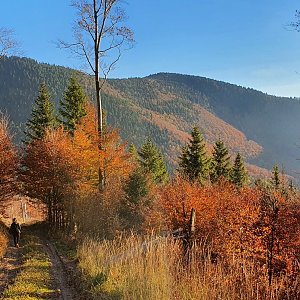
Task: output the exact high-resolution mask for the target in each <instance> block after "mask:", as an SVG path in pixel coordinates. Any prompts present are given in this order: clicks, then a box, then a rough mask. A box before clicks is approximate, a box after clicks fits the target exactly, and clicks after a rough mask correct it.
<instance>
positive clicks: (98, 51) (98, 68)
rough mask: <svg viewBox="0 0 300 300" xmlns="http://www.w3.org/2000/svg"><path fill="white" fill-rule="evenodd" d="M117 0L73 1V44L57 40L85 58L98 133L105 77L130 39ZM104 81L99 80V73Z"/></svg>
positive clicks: (64, 46) (131, 38)
mask: <svg viewBox="0 0 300 300" xmlns="http://www.w3.org/2000/svg"><path fill="white" fill-rule="evenodd" d="M120 2H121V1H120V0H76V1H74V2H73V7H74V8H75V9H76V11H77V15H78V18H77V20H76V23H75V26H74V39H75V41H74V42H73V43H66V42H63V41H60V46H61V47H62V48H67V49H70V50H71V51H72V52H73V53H74V54H76V55H78V56H79V57H80V58H84V59H85V60H86V62H87V64H88V66H89V68H90V70H91V71H92V73H93V76H94V82H95V93H96V102H97V115H98V132H99V136H100V138H101V137H102V133H103V116H102V101H101V90H102V87H103V84H104V83H105V80H106V78H107V76H108V74H109V72H110V71H111V69H112V68H113V67H114V66H115V64H116V63H117V62H118V61H119V59H120V56H121V49H122V48H123V46H125V45H126V44H128V43H131V42H133V33H132V31H131V30H130V29H129V28H128V27H126V26H125V25H124V21H125V13H124V11H123V9H121V7H119V6H118V4H119V3H120ZM101 74H102V76H103V78H104V80H103V81H102V82H100V76H101Z"/></svg>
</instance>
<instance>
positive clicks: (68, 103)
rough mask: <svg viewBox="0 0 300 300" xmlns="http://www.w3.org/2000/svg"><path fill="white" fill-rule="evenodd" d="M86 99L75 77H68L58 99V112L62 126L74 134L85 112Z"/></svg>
mask: <svg viewBox="0 0 300 300" xmlns="http://www.w3.org/2000/svg"><path fill="white" fill-rule="evenodd" d="M86 106H87V99H86V96H85V94H84V92H83V89H82V87H81V86H80V84H79V83H78V81H77V79H76V78H75V77H71V78H70V82H69V86H68V87H67V90H66V91H65V93H64V96H63V99H62V100H61V101H60V108H59V113H60V116H61V121H62V123H63V125H64V128H65V129H66V130H67V131H69V132H70V133H71V135H74V131H75V129H76V126H77V125H78V124H79V122H80V120H81V119H82V118H83V117H84V116H85V115H86V114H87V111H86Z"/></svg>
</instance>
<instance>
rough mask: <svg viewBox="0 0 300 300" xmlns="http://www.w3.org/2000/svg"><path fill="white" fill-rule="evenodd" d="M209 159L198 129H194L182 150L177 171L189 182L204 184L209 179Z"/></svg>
mask: <svg viewBox="0 0 300 300" xmlns="http://www.w3.org/2000/svg"><path fill="white" fill-rule="evenodd" d="M209 165H210V159H209V158H208V156H207V152H206V146H205V142H204V140H203V137H202V135H201V132H200V130H199V128H197V127H194V128H193V130H192V132H191V139H190V140H189V143H188V145H186V146H184V147H183V148H182V154H181V156H180V157H179V171H180V172H181V173H182V174H183V175H184V176H186V177H187V178H188V179H189V180H190V181H191V182H194V181H196V180H198V181H199V182H200V183H204V182H205V181H206V180H207V179H208V177H209Z"/></svg>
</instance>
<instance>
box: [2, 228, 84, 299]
mask: <svg viewBox="0 0 300 300" xmlns="http://www.w3.org/2000/svg"><path fill="white" fill-rule="evenodd" d="M0 299H6V300H7V299H9V300H17V299H20V300H21V299H22V300H38V299H59V300H60V299H64V300H69V299H70V300H71V299H80V297H79V296H78V295H77V292H76V289H75V288H74V286H72V284H70V277H69V274H68V272H67V269H66V264H65V262H64V261H63V259H62V257H61V256H60V255H59V253H58V251H57V249H56V247H55V246H54V244H53V243H52V242H51V241H50V240H49V239H47V238H45V235H42V234H41V231H39V230H36V227H35V228H34V229H33V228H32V227H28V228H24V230H23V232H22V237H21V244H20V248H15V247H13V246H12V240H11V241H10V244H9V246H8V248H7V251H6V254H5V255H4V257H3V259H2V260H1V261H0Z"/></svg>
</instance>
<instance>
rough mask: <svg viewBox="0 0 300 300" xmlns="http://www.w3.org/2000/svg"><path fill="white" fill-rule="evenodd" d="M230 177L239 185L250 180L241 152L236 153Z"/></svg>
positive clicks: (241, 185)
mask: <svg viewBox="0 0 300 300" xmlns="http://www.w3.org/2000/svg"><path fill="white" fill-rule="evenodd" d="M230 177H231V181H232V182H233V183H234V184H235V185H236V186H238V187H243V186H244V185H246V184H247V182H248V180H249V177H248V174H247V171H246V168H245V165H244V161H243V158H242V156H241V155H240V153H238V154H237V155H236V158H235V160H234V164H233V167H232V170H231V174H230Z"/></svg>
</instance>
